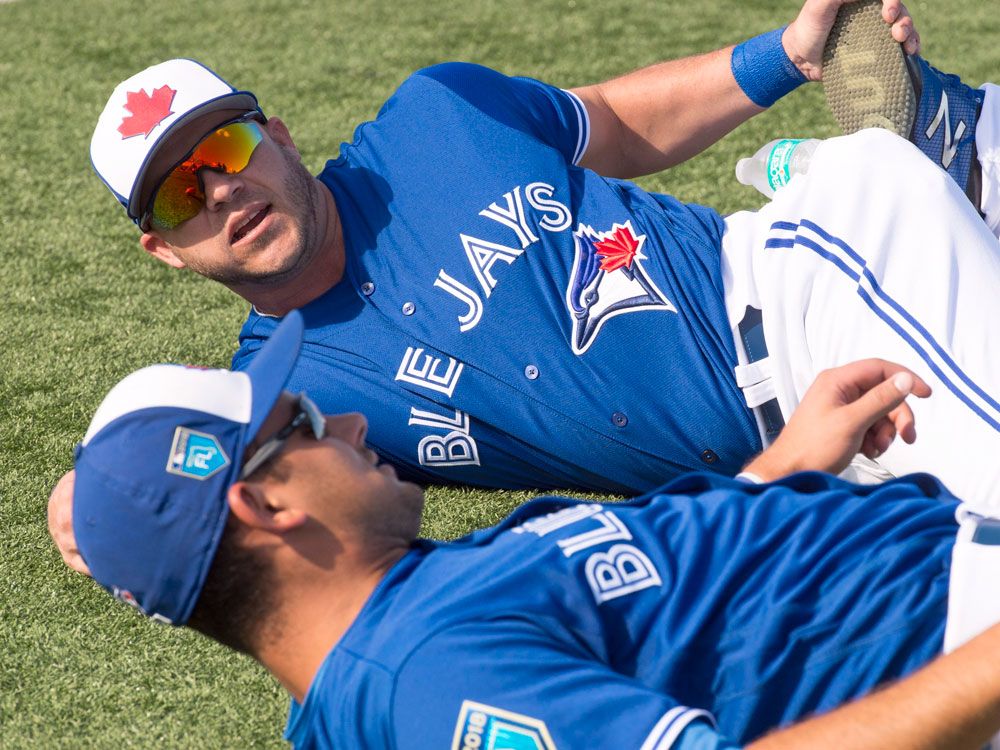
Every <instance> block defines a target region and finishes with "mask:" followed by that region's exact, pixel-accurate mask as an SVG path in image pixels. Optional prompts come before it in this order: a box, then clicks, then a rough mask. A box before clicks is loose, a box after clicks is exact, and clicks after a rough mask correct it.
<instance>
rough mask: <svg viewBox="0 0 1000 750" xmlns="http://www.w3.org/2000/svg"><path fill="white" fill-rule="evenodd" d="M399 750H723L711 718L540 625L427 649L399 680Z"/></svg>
mask: <svg viewBox="0 0 1000 750" xmlns="http://www.w3.org/2000/svg"><path fill="white" fill-rule="evenodd" d="M392 730H393V734H394V737H395V740H396V742H395V747H396V748H397V750H420V749H422V748H427V747H448V748H452V750H478V749H479V748H483V749H485V748H514V747H517V748H521V747H524V748H538V749H539V750H543V749H544V750H554V749H555V748H559V749H560V750H566V749H567V748H570V749H572V748H583V747H585V748H589V749H591V750H602V749H603V748H607V749H608V750H624V749H625V748H635V750H640V749H641V750H668V749H669V748H674V749H676V750H709V749H714V750H722V749H724V748H734V747H736V746H735V745H733V744H732V743H730V742H729V741H728V740H726V739H725V738H724V737H722V736H721V735H719V733H718V732H717V731H716V730H715V728H714V724H713V719H712V717H711V715H710V714H709V713H708V712H707V711H704V710H701V709H698V708H695V707H689V706H684V705H682V704H680V703H679V702H678V701H676V700H674V699H673V698H671V697H670V696H668V695H665V694H663V693H659V692H657V691H655V690H652V689H650V688H648V687H646V686H644V685H642V684H640V683H639V682H637V681H636V680H634V679H632V678H630V677H627V676H624V675H622V674H619V673H617V672H615V671H613V670H612V669H610V668H609V667H608V666H607V665H605V664H603V663H601V662H600V661H599V660H598V659H596V658H595V657H592V656H588V655H587V654H585V653H583V652H582V651H581V650H580V649H579V648H578V647H576V646H574V645H568V644H565V643H560V642H559V641H558V640H557V639H556V638H554V637H552V636H550V635H549V634H548V633H547V631H545V630H544V629H543V628H541V627H539V626H538V625H536V624H535V623H529V622H526V621H522V620H513V619H499V620H491V621H487V622H477V623H466V624H462V625H458V626H454V627H450V628H447V629H444V630H442V631H439V632H438V633H437V634H435V635H434V636H432V637H431V638H429V639H428V640H426V641H425V642H424V643H423V644H422V645H421V646H420V647H419V648H417V649H416V650H415V651H414V653H413V654H412V655H411V656H410V658H409V659H408V660H407V662H406V663H405V665H404V666H403V668H402V669H401V670H400V672H399V673H398V675H397V680H396V686H395V689H394V695H393V699H392Z"/></svg>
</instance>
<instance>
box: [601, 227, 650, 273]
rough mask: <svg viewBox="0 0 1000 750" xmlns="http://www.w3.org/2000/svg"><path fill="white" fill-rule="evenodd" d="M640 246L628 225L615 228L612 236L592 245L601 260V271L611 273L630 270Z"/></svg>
mask: <svg viewBox="0 0 1000 750" xmlns="http://www.w3.org/2000/svg"><path fill="white" fill-rule="evenodd" d="M640 244H641V243H640V242H639V238H638V237H636V236H635V233H634V232H633V231H632V227H631V226H630V225H629V224H626V225H625V226H622V227H617V228H616V229H615V231H614V233H613V234H611V235H610V236H608V237H606V238H605V239H603V240H601V241H600V242H596V243H594V247H595V248H596V249H597V254H598V255H600V256H601V258H602V260H601V270H602V271H606V272H607V273H611V272H612V271H617V270H618V269H619V268H631V267H632V261H633V260H634V259H635V256H636V254H637V253H638V252H639V246H640Z"/></svg>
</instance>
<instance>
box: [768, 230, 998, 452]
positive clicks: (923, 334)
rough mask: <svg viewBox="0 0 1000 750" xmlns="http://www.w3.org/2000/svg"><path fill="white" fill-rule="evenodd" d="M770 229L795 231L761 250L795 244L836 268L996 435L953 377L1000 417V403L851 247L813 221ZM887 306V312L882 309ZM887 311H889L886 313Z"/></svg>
mask: <svg viewBox="0 0 1000 750" xmlns="http://www.w3.org/2000/svg"><path fill="white" fill-rule="evenodd" d="M800 227H805V228H807V229H809V230H811V231H812V232H814V233H815V234H817V235H818V236H820V237H822V238H823V239H824V240H825V241H826V242H829V243H830V244H831V245H834V246H836V247H838V248H840V249H841V250H843V252H844V253H846V254H847V255H848V256H849V257H850V258H851V259H852V260H853V261H854V262H855V263H857V264H858V265H859V266H860V267H861V272H860V273H859V272H858V271H856V270H855V269H853V268H851V267H850V266H849V265H848V264H847V263H846V262H845V261H844V260H843V259H842V258H840V257H838V256H837V254H836V253H833V252H831V251H829V250H827V249H825V248H823V247H822V246H821V245H820V244H819V243H817V242H816V241H815V240H813V239H811V238H809V237H804V236H802V235H800V234H798V229H799V228H800ZM771 230H772V231H774V230H778V231H794V232H796V235H795V237H793V238H786V237H770V238H768V239H767V241H766V242H765V243H764V247H765V248H768V249H779V248H781V249H784V248H792V247H794V246H795V245H801V246H802V247H805V248H807V249H809V250H811V251H812V252H813V253H815V254H816V255H818V256H820V257H821V258H823V259H825V260H827V261H829V262H830V263H832V264H833V265H834V266H836V267H837V268H839V269H840V270H841V271H842V272H843V273H844V274H845V275H846V276H848V277H849V278H850V279H852V280H853V281H855V282H856V283H858V288H857V293H858V296H860V297H861V299H862V300H863V301H864V302H865V304H866V305H867V306H868V307H869V308H870V309H871V310H872V312H874V313H875V314H876V315H877V316H878V317H879V318H880V319H881V320H882V321H884V322H885V323H886V325H888V326H889V327H890V328H891V329H892V330H893V331H895V332H896V334H897V335H898V336H899V337H900V338H902V339H903V340H904V341H905V342H906V343H907V344H908V345H909V346H910V348H912V349H913V350H914V351H915V352H916V353H917V355H918V356H919V357H920V358H921V359H922V360H923V361H924V362H925V363H926V364H927V366H928V367H930V369H931V370H932V371H933V372H934V374H935V375H937V376H938V378H940V379H941V381H942V382H943V383H944V384H945V386H946V387H947V388H948V390H950V391H951V392H952V393H954V394H955V396H956V397H957V398H958V399H959V400H960V401H961V402H962V403H964V404H965V405H966V406H968V407H969V409H971V410H972V412H973V413H975V414H976V415H977V416H978V417H980V418H981V419H982V420H983V421H984V422H986V423H987V424H988V425H990V427H992V428H993V429H994V430H997V431H998V432H1000V421H998V419H997V418H996V417H995V416H993V415H991V414H990V413H989V412H988V411H986V410H985V409H984V408H983V407H982V406H980V405H979V404H977V403H976V402H975V401H974V400H973V399H972V398H971V397H970V396H969V395H968V393H966V392H965V391H964V390H963V389H962V387H961V385H959V383H956V382H955V379H956V378H957V379H958V380H959V381H961V383H962V384H964V385H965V386H966V387H967V388H968V389H970V390H971V391H972V392H973V393H975V394H976V395H977V396H978V397H979V398H981V399H982V400H983V401H984V402H985V403H986V404H988V405H989V406H990V407H991V408H992V409H993V410H994V411H995V412H997V413H998V414H1000V403H998V402H997V401H996V399H994V398H993V397H991V396H990V395H989V394H988V393H987V392H986V391H985V390H983V388H981V387H980V386H979V385H978V384H977V383H976V382H975V381H973V380H972V378H970V377H969V376H968V375H967V374H966V373H965V372H964V371H963V370H962V369H961V367H959V365H958V363H957V362H955V360H954V359H953V358H952V357H951V355H949V354H948V352H947V351H945V349H944V347H942V346H941V345H940V344H939V343H938V342H937V340H936V339H935V338H934V336H933V335H931V333H930V331H928V330H927V328H926V327H925V326H924V325H922V324H921V323H920V322H919V321H918V320H917V319H916V318H914V317H913V315H911V314H910V313H909V312H908V311H907V310H906V309H905V308H904V307H903V306H902V305H901V304H900V303H899V302H897V301H896V300H895V299H893V298H892V297H891V296H889V294H888V293H887V292H886V291H885V290H884V289H883V288H882V287H881V285H880V284H879V283H878V281H876V279H875V276H874V275H873V274H872V272H871V271H870V270H869V269H868V268H867V262H866V261H865V259H864V258H863V257H862V256H861V255H860V254H859V253H857V252H856V251H855V250H854V249H853V248H851V247H850V246H849V245H848V244H847V243H846V242H844V241H843V240H842V239H840V238H838V237H835V236H833V235H831V234H830V233H829V232H827V231H825V230H824V229H822V228H821V227H820V226H818V225H817V224H815V223H814V222H811V221H808V220H805V219H803V220H802V221H801V222H800V223H799V224H794V223H791V222H786V221H778V222H774V223H773V224H772V225H771ZM862 275H863V276H864V278H865V279H866V280H867V282H868V283H869V284H870V285H871V288H872V291H871V293H869V292H868V290H867V289H865V288H864V287H863V286H862V285H861V277H862ZM886 307H888V308H889V310H886V309H885V308H886ZM890 311H891V312H890ZM892 312H894V313H895V314H896V315H898V316H899V317H900V318H901V319H902V320H903V321H904V322H906V323H907V324H908V325H910V326H911V327H912V328H913V329H914V330H916V331H917V332H918V334H919V336H920V338H922V339H923V342H920V341H918V340H917V339H916V338H915V337H914V336H913V335H911V334H910V333H909V332H908V331H906V330H905V329H904V328H903V326H902V325H900V323H899V322H898V321H897V320H896V319H895V318H893V316H892ZM927 347H930V348H931V349H932V350H933V351H934V352H935V353H936V354H937V355H938V357H940V358H941V360H943V362H944V363H945V365H946V367H947V370H948V372H945V369H944V368H942V367H941V366H940V365H939V364H938V363H937V362H936V361H935V360H934V357H932V356H931V354H930V352H928V351H927Z"/></svg>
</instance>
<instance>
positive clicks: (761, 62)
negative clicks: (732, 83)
mask: <svg viewBox="0 0 1000 750" xmlns="http://www.w3.org/2000/svg"><path fill="white" fill-rule="evenodd" d="M784 31H785V28H784V27H782V28H780V29H775V30H774V31H769V32H767V33H766V34H761V35H760V36H755V37H754V38H753V39H748V40H747V41H745V42H743V44H740V45H737V47H736V48H735V49H734V50H733V57H732V60H731V62H730V65H731V67H732V69H733V76H734V77H735V78H736V83H738V84H739V85H740V88H741V89H743V93H744V94H746V95H747V97H749V99H750V101H752V102H753V103H754V104H756V105H757V106H758V107H770V106H771V105H772V104H774V103H775V102H776V101H778V99H780V98H781V97H783V96H784V95H785V94H787V93H788V92H790V91H794V90H795V89H797V88H798V87H799V86H801V85H802V84H803V83H805V82H806V77H805V76H804V75H802V71H800V70H799V69H798V68H796V67H795V64H794V63H793V62H792V61H791V60H790V59H789V58H788V55H787V54H785V48H784V47H783V46H782V45H781V35H782V33H784Z"/></svg>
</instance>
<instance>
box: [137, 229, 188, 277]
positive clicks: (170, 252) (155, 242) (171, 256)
mask: <svg viewBox="0 0 1000 750" xmlns="http://www.w3.org/2000/svg"><path fill="white" fill-rule="evenodd" d="M139 244H140V245H142V249H143V250H145V251H146V252H147V253H149V254H150V255H152V256H153V257H154V258H156V259H157V260H160V261H163V262H164V263H166V264H167V265H168V266H173V267H174V268H184V267H185V266H186V265H187V264H186V263H185V262H184V261H182V260H181V259H180V258H178V257H177V255H176V254H175V253H174V249H173V247H171V246H170V243H168V242H167V241H166V240H164V239H163V238H162V237H157V236H156V235H155V234H150V233H149V232H145V233H143V235H142V237H140V238H139Z"/></svg>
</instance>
